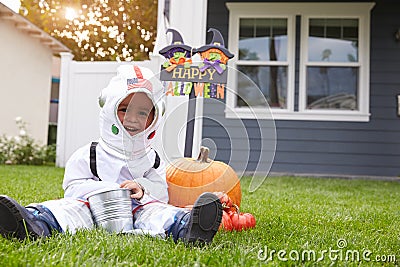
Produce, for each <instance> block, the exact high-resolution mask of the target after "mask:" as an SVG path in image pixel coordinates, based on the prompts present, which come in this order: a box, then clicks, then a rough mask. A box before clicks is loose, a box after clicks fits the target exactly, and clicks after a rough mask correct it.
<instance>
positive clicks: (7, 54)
mask: <svg viewBox="0 0 400 267" xmlns="http://www.w3.org/2000/svg"><path fill="white" fill-rule="evenodd" d="M0 34H1V44H0V47H1V49H0V59H1V61H0V77H1V85H0V94H1V96H2V97H1V105H0V121H1V123H2V126H1V128H0V134H7V135H12V136H15V135H17V134H18V133H19V132H18V129H17V126H16V123H15V118H16V117H21V118H22V120H23V121H24V122H26V126H27V130H28V132H29V134H31V135H32V137H33V138H34V139H35V140H37V141H38V142H40V143H42V144H47V141H48V128H49V109H50V96H51V83H52V64H53V63H52V60H53V56H54V55H59V53H60V52H69V51H70V50H69V49H68V48H67V47H66V46H64V45H63V44H61V43H60V42H59V41H57V40H56V39H55V38H53V37H51V36H50V35H49V34H47V33H45V32H44V31H42V30H41V29H39V28H38V27H36V26H35V25H33V24H32V23H31V22H29V21H28V20H27V19H25V18H24V17H23V16H21V15H19V14H17V13H15V12H14V11H12V10H11V9H9V8H8V7H6V6H5V5H4V4H2V3H0Z"/></svg>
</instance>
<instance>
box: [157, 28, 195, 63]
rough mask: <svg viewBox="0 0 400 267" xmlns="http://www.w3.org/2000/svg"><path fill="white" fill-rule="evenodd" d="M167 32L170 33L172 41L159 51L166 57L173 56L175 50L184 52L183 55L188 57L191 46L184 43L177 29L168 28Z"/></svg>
mask: <svg viewBox="0 0 400 267" xmlns="http://www.w3.org/2000/svg"><path fill="white" fill-rule="evenodd" d="M169 32H171V33H172V42H171V44H170V45H168V46H166V47H164V48H163V49H161V50H160V51H159V53H160V54H161V55H163V56H164V57H165V58H167V59H170V58H172V57H174V53H176V52H181V53H184V54H185V55H184V56H185V57H186V58H189V57H190V53H191V51H192V47H190V46H188V45H185V44H184V42H183V38H182V36H181V34H180V33H179V32H178V31H177V30H174V29H168V30H167V31H166V34H168V33H169Z"/></svg>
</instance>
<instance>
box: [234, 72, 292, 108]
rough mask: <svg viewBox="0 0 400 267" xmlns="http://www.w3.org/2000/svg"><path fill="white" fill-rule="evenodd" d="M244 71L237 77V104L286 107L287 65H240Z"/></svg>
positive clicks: (241, 105)
mask: <svg viewBox="0 0 400 267" xmlns="http://www.w3.org/2000/svg"><path fill="white" fill-rule="evenodd" d="M238 70H239V71H241V72H243V74H242V73H239V74H238V79H237V82H238V84H237V88H238V96H237V106H239V107H243V106H266V103H265V99H267V101H268V104H269V106H270V107H279V108H286V98H287V67H281V66H238Z"/></svg>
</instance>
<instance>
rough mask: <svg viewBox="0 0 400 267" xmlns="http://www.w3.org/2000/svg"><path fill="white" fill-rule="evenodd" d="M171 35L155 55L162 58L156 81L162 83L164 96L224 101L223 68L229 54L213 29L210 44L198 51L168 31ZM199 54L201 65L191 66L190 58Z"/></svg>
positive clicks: (219, 34)
mask: <svg viewBox="0 0 400 267" xmlns="http://www.w3.org/2000/svg"><path fill="white" fill-rule="evenodd" d="M169 32H170V33H172V42H171V44H170V45H168V46H166V47H164V48H163V49H161V50H160V51H159V53H160V54H161V55H163V56H164V57H165V58H166V61H165V62H164V64H163V65H162V66H161V72H160V80H161V81H163V82H164V90H165V94H166V95H170V96H182V95H193V94H194V96H195V97H204V98H220V99H224V97H225V85H226V81H227V67H226V64H227V62H228V60H229V59H231V58H233V56H234V55H233V54H232V53H230V52H229V51H228V49H226V48H225V44H224V39H223V37H222V35H221V33H220V32H219V31H218V30H216V29H213V28H210V29H209V30H208V32H212V33H213V39H212V41H211V43H210V44H207V45H204V46H201V47H199V48H193V47H190V46H188V45H186V44H184V42H183V38H182V36H181V34H180V33H179V32H178V31H176V30H174V29H168V30H167V34H168V33H169ZM197 53H198V54H199V55H200V57H201V62H199V63H198V64H197V65H195V64H193V62H192V56H193V55H195V54H197Z"/></svg>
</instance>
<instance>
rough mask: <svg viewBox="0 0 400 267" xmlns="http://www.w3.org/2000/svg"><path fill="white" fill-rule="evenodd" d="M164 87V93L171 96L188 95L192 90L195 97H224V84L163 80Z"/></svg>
mask: <svg viewBox="0 0 400 267" xmlns="http://www.w3.org/2000/svg"><path fill="white" fill-rule="evenodd" d="M164 88H165V89H166V92H165V95H171V96H183V95H189V94H190V93H191V92H192V90H194V94H195V96H196V97H198V96H201V97H204V98H220V99H224V96H225V95H224V92H225V84H217V83H199V82H178V81H165V82H164Z"/></svg>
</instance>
